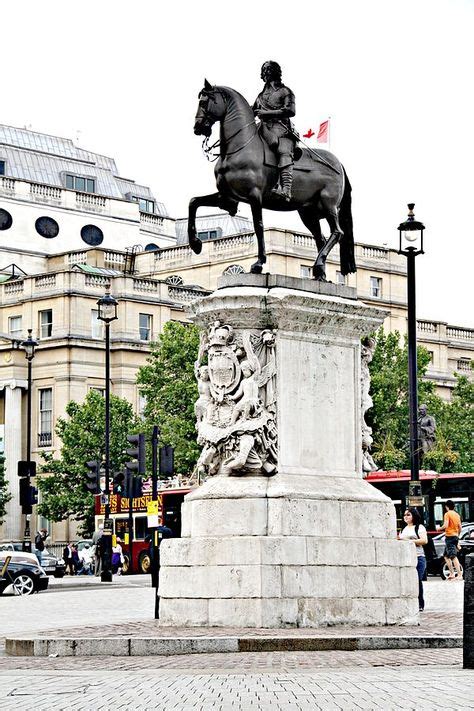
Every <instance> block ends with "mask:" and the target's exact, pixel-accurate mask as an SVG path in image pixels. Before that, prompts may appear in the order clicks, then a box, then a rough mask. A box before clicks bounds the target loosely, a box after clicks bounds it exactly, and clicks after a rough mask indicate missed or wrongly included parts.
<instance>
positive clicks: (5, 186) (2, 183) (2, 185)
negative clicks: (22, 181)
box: [0, 177, 16, 193]
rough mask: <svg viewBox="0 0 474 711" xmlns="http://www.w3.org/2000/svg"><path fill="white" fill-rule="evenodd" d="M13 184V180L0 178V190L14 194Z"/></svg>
mask: <svg viewBox="0 0 474 711" xmlns="http://www.w3.org/2000/svg"><path fill="white" fill-rule="evenodd" d="M15 182H16V181H15V180H14V179H13V178H3V177H2V178H0V190H6V191H7V192H9V193H10V192H14V191H15Z"/></svg>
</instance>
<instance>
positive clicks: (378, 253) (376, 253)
mask: <svg viewBox="0 0 474 711" xmlns="http://www.w3.org/2000/svg"><path fill="white" fill-rule="evenodd" d="M362 256H363V257H366V258H367V259H388V250H387V249H382V248H381V247H369V246H368V245H363V246H362Z"/></svg>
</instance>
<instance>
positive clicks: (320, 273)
mask: <svg viewBox="0 0 474 711" xmlns="http://www.w3.org/2000/svg"><path fill="white" fill-rule="evenodd" d="M313 277H314V279H315V280H316V281H327V279H326V270H325V269H324V267H322V266H320V265H319V264H315V265H314V267H313Z"/></svg>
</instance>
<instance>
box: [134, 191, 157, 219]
mask: <svg viewBox="0 0 474 711" xmlns="http://www.w3.org/2000/svg"><path fill="white" fill-rule="evenodd" d="M132 200H133V202H138V209H139V210H140V212H150V213H152V214H154V212H155V203H154V201H153V200H147V199H146V198H142V197H138V195H132Z"/></svg>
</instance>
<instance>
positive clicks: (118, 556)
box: [112, 538, 124, 575]
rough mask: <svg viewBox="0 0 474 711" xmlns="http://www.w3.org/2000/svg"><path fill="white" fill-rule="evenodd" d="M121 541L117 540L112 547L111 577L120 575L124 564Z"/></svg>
mask: <svg viewBox="0 0 474 711" xmlns="http://www.w3.org/2000/svg"><path fill="white" fill-rule="evenodd" d="M121 542H122V541H121V539H120V538H117V541H116V543H115V546H112V573H113V575H122V567H123V563H124V557H123V551H122V546H121V545H120V544H121Z"/></svg>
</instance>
